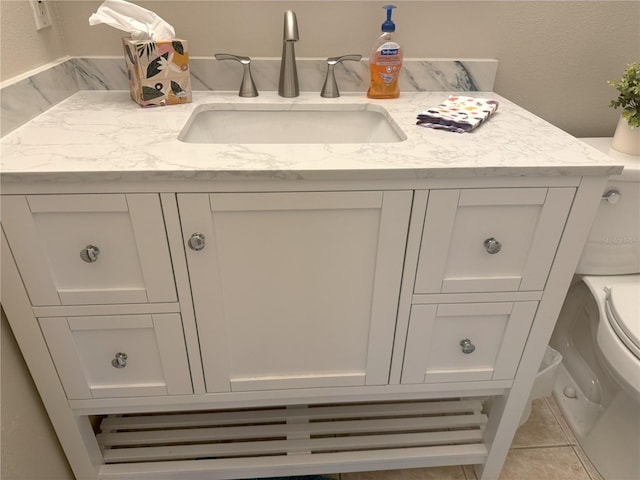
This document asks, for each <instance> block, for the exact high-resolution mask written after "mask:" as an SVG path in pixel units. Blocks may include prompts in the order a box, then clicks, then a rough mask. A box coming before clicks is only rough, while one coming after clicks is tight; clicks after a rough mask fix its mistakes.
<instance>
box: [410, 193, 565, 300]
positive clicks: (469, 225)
mask: <svg viewBox="0 0 640 480" xmlns="http://www.w3.org/2000/svg"><path fill="white" fill-rule="evenodd" d="M574 193H575V189H573V188H494V189H466V190H433V191H431V192H430V193H429V200H428V205H427V211H426V215H425V221H424V230H423V235H422V242H421V246H420V256H419V261H418V270H417V274H416V281H415V288H414V292H415V293H417V294H428V293H472V292H500V291H502V292H505V291H527V290H529V291H530V290H542V289H543V288H544V285H545V282H546V280H547V275H548V273H549V269H550V268H551V263H552V262H553V258H554V256H555V252H556V248H557V246H558V242H559V241H560V237H561V235H562V231H563V229H564V224H565V221H566V218H567V215H568V212H569V208H570V207H571V202H572V200H573V195H574Z"/></svg>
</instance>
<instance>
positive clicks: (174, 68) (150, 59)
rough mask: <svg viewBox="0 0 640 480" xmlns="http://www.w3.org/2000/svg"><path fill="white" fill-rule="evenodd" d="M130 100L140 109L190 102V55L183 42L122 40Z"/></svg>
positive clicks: (185, 43)
mask: <svg viewBox="0 0 640 480" xmlns="http://www.w3.org/2000/svg"><path fill="white" fill-rule="evenodd" d="M122 43H123V46H124V57H125V61H126V63H127V71H128V73H129V91H130V93H131V98H132V99H133V100H135V101H136V102H137V103H139V104H140V105H142V106H143V107H150V106H155V105H175V104H179V103H188V102H191V75H190V73H189V52H188V50H187V42H186V41H185V40H179V39H174V40H166V41H152V40H147V41H140V40H132V39H130V38H123V39H122Z"/></svg>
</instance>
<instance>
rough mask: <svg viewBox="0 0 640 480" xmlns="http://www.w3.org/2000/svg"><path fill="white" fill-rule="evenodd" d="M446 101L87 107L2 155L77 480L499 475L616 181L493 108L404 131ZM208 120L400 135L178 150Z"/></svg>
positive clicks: (573, 147)
mask: <svg viewBox="0 0 640 480" xmlns="http://www.w3.org/2000/svg"><path fill="white" fill-rule="evenodd" d="M446 96H447V94H446V93H442V92H429V93H408V94H403V95H402V96H401V98H400V99H398V100H393V101H372V100H369V99H366V98H364V96H363V95H360V94H346V95H343V96H342V97H340V98H338V99H331V100H327V99H321V98H320V97H319V96H318V95H317V94H306V93H303V94H302V95H301V96H300V97H298V98H296V99H282V98H279V97H277V96H276V95H275V94H272V93H269V92H267V93H261V95H260V97H257V98H255V99H239V98H238V97H236V96H235V95H226V94H223V93H211V92H207V93H204V92H203V93H199V92H196V93H194V103H192V104H185V105H180V106H171V107H166V108H157V109H141V108H140V107H138V106H137V105H135V104H133V103H132V102H131V101H130V100H129V98H128V93H126V92H86V91H85V92H79V93H76V94H75V95H73V96H71V97H70V98H69V99H67V100H65V101H64V102H62V103H61V104H59V105H58V106H55V107H53V108H52V109H50V110H49V111H47V112H46V113H44V114H42V115H41V116H39V117H38V118H36V119H35V120H33V121H31V122H29V123H28V124H27V125H25V126H23V127H22V128H20V129H18V130H17V131H15V132H14V133H12V134H10V135H8V136H6V137H5V138H4V139H3V140H2V152H3V153H2V218H1V220H2V230H3V240H2V241H3V244H2V306H3V309H4V310H5V312H6V314H7V317H8V319H9V322H10V324H11V327H12V329H13V331H14V333H15V336H16V339H17V341H18V343H19V345H20V348H21V350H22V352H23V355H24V357H25V360H26V362H27V365H28V366H29V369H30V371H31V373H32V375H33V378H34V380H35V383H36V385H37V387H38V390H39V392H40V394H41V396H42V399H43V402H44V404H45V406H46V409H47V411H48V413H49V416H50V418H51V420H52V423H53V426H54V428H55V430H56V432H57V434H58V437H59V439H60V442H61V444H62V446H63V449H64V451H65V453H66V455H67V457H68V459H69V462H70V464H71V466H72V468H73V471H74V473H75V475H76V476H77V478H88V479H89V478H91V479H98V478H100V479H112V478H113V479H115V478H127V479H133V478H136V479H145V478H146V479H154V480H155V479H169V478H175V479H188V478H193V479H195V478H204V476H206V478H211V479H214V478H218V479H230V478H250V477H258V476H263V477H267V476H277V475H295V474H312V473H317V474H319V473H335V472H348V471H359V470H382V469H392V468H411V467H421V466H438V465H460V464H470V465H475V466H476V473H477V475H478V478H479V479H481V480H488V479H495V478H497V477H498V475H499V472H500V469H501V467H502V464H503V461H504V459H505V456H506V454H507V451H508V449H509V446H510V443H511V439H512V437H513V434H514V432H515V430H516V428H517V427H518V422H519V420H520V417H521V415H522V411H523V410H524V407H525V405H526V403H527V400H528V395H529V390H530V388H531V386H532V384H533V381H534V378H535V375H536V373H537V370H538V367H539V365H540V362H541V360H542V356H543V354H544V351H545V347H546V344H547V341H548V339H549V337H550V335H551V332H552V330H553V326H554V324H555V320H556V318H557V315H558V312H559V310H560V307H561V305H562V301H563V298H564V294H565V292H566V290H567V288H568V285H569V282H570V279H571V276H572V273H573V271H574V269H575V266H576V264H577V262H578V258H579V256H580V252H581V249H582V246H583V244H584V242H585V239H586V236H587V234H588V232H589V227H590V224H591V222H592V220H593V218H594V216H595V213H596V209H597V207H598V205H599V202H600V198H601V194H602V191H603V188H604V185H605V182H606V180H607V177H608V176H609V175H612V174H617V173H619V172H620V171H621V166H620V165H616V164H614V163H611V160H610V159H609V158H608V157H605V156H603V155H602V154H600V153H599V152H597V151H596V150H594V149H592V148H590V147H589V146H587V145H585V144H583V143H582V142H579V141H577V140H576V139H574V138H572V137H571V136H569V135H567V134H565V133H564V132H562V131H560V130H558V129H556V128H555V127H553V126H551V125H549V124H547V123H546V122H544V121H542V120H541V119H539V118H537V117H535V116H534V115H532V114H530V113H528V112H526V111H524V110H523V109H521V108H519V107H518V106H516V105H514V104H512V103H511V102H509V101H507V100H506V99H503V98H500V97H499V96H496V95H494V94H490V93H487V94H482V95H480V94H478V95H477V96H483V97H488V96H491V97H492V98H497V99H498V100H499V101H500V108H499V110H498V113H496V115H495V116H494V117H492V118H491V119H490V120H489V121H488V122H487V123H486V124H484V125H482V126H481V127H480V128H479V129H478V130H476V131H474V132H473V133H468V134H456V133H450V132H444V131H437V130H431V129H427V128H423V127H420V126H416V125H415V117H416V115H417V114H418V113H419V112H420V111H422V110H424V109H425V108H427V107H430V106H433V105H437V104H438V103H440V102H441V101H442V100H443V99H444V98H446ZM210 104H219V105H222V104H224V105H227V107H228V106H229V105H231V107H230V108H232V109H233V108H234V107H233V105H237V106H238V107H237V108H239V109H246V108H247V105H249V104H251V105H255V106H256V108H257V109H265V108H279V109H282V108H283V107H282V106H283V105H285V106H286V107H285V108H287V109H288V108H293V109H301V110H305V109H307V110H313V111H318V110H320V111H322V110H327V109H335V106H336V105H338V106H342V107H340V108H346V109H351V110H353V109H355V110H359V109H367V108H374V109H377V111H380V112H382V114H384V115H385V116H386V117H387V119H388V120H389V121H390V122H392V124H393V125H395V126H396V127H397V128H398V129H399V130H400V136H399V137H398V139H397V140H398V141H388V142H382V143H372V142H373V140H372V141H371V142H369V141H365V142H363V143H311V144H309V143H306V144H305V143H295V142H294V141H292V142H291V143H256V144H225V143H219V142H218V143H189V142H185V141H182V140H179V137H180V135H181V133H182V131H183V128H184V127H185V125H188V124H189V121H190V118H191V116H192V114H193V113H194V112H196V111H199V110H198V109H203V108H205V109H206V108H208V107H207V105H210ZM276 106H277V107H276ZM487 400H491V402H487ZM489 404H491V408H489Z"/></svg>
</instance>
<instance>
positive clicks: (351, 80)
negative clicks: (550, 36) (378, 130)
mask: <svg viewBox="0 0 640 480" xmlns="http://www.w3.org/2000/svg"><path fill="white" fill-rule="evenodd" d="M497 67H498V61H497V60H490V59H469V60H448V59H433V60H427V59H406V60H405V62H404V67H403V70H402V75H401V77H400V88H401V90H402V91H403V92H416V91H417V92H425V91H435V90H450V91H491V90H493V85H494V82H495V76H496V71H497ZM251 68H252V72H253V77H254V80H255V82H256V85H257V87H258V90H259V91H263V92H266V91H275V90H277V89H278V78H279V72H280V59H279V58H257V59H254V60H252V67H251ZM326 68H327V67H326V59H318V58H299V59H298V76H299V79H300V89H301V90H302V91H306V92H319V91H320V89H321V88H322V83H323V82H324V78H325V75H326ZM190 69H191V83H192V89H193V91H236V90H238V88H239V86H240V79H241V76H242V67H241V65H240V64H238V63H235V62H219V61H216V60H215V59H214V58H213V57H206V58H203V57H195V58H191V60H190ZM335 71H336V79H337V82H338V85H339V89H340V91H341V92H365V91H366V90H367V88H368V85H369V67H368V64H367V62H366V60H363V61H361V62H346V63H342V64H340V65H338V66H337V67H336V70H335ZM9 83H10V84H9V85H8V86H6V87H3V88H2V90H1V92H0V94H1V99H0V113H1V115H2V129H1V130H0V134H1V135H2V136H4V135H6V134H7V133H9V132H11V131H13V130H15V129H16V128H18V127H19V126H21V125H23V124H24V123H26V122H28V121H29V120H31V119H33V118H35V117H36V116H37V115H39V114H41V113H42V112H44V111H46V110H47V109H49V108H51V107H52V106H53V105H56V104H57V103H58V102H60V101H62V100H64V99H65V98H67V97H69V96H70V95H73V94H74V93H76V92H77V91H78V90H127V89H128V88H129V81H128V77H127V70H126V68H125V63H124V59H123V58H122V57H92V58H70V59H67V60H65V61H63V62H61V63H59V64H57V65H55V66H53V67H51V68H49V69H48V70H46V71H44V72H39V73H37V74H34V75H31V76H29V77H28V78H27V79H25V80H21V81H18V82H15V83H11V82H9Z"/></svg>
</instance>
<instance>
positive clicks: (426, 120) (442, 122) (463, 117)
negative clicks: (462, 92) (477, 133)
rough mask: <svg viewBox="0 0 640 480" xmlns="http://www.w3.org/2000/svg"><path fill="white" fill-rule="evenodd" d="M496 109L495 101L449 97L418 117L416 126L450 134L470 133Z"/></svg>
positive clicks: (457, 96)
mask: <svg viewBox="0 0 640 480" xmlns="http://www.w3.org/2000/svg"><path fill="white" fill-rule="evenodd" d="M497 109H498V101H497V100H488V99H485V98H472V97H462V96H459V95H451V96H450V97H449V98H447V99H446V100H445V101H444V102H442V103H441V104H440V105H438V106H437V107H433V108H430V109H428V110H425V111H424V112H422V113H420V114H419V115H418V125H421V126H423V127H429V128H438V129H441V130H449V131H451V132H458V133H463V132H470V131H471V130H473V129H474V128H477V127H478V126H479V125H480V124H481V123H482V122H484V121H485V120H486V119H488V118H489V117H490V116H491V115H493V113H494V112H495V111H496V110H497Z"/></svg>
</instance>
